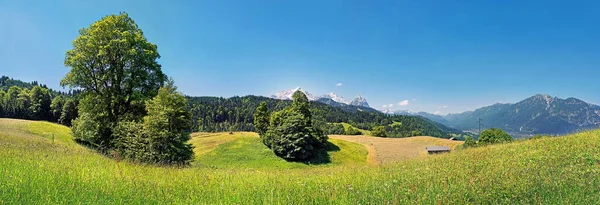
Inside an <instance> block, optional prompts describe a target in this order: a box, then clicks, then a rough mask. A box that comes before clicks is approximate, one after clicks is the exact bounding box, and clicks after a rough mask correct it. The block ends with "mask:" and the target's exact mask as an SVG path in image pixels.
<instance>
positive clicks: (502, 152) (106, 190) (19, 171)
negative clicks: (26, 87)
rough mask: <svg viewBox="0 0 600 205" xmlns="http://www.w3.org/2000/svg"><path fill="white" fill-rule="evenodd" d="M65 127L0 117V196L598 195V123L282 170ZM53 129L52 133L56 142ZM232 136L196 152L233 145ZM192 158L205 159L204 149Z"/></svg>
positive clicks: (373, 199)
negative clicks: (114, 146) (574, 130)
mask: <svg viewBox="0 0 600 205" xmlns="http://www.w3.org/2000/svg"><path fill="white" fill-rule="evenodd" d="M68 130H69V129H68V128H66V127H63V126H60V125H55V124H50V123H45V122H30V121H23V120H8V119H0V204H24V203H25V204H65V203H69V204H80V203H86V204H87V203H92V204H124V203H126V204H146V203H152V204H156V203H160V204H405V203H419V204H433V203H445V204H447V203H458V204H464V203H474V204H482V203H483V204H490V203H492V204H499V203H510V204H522V203H527V204H532V203H536V204H538V203H543V204H556V203H564V204H593V203H596V202H598V201H600V131H599V130H596V131H589V132H583V133H579V134H574V135H570V136H566V137H560V138H544V139H538V140H527V141H518V142H514V143H510V144H503V145H494V146H488V147H482V148H474V149H467V150H460V151H456V152H452V153H450V154H444V155H437V156H431V157H426V158H417V159H412V160H406V161H402V162H398V163H393V164H389V165H382V166H375V167H374V166H368V165H364V164H361V163H347V164H344V163H341V164H338V165H324V166H322V165H306V166H305V167H300V168H280V169H258V168H252V167H246V168H243V167H242V168H239V169H236V168H234V167H231V166H225V167H220V166H199V165H194V166H192V167H188V168H181V169H179V168H170V167H153V166H144V165H136V164H131V163H127V162H123V161H120V162H119V161H115V160H113V159H110V158H108V157H104V156H102V155H99V154H97V153H94V152H93V151H90V150H88V149H86V148H83V147H81V146H79V145H77V144H75V143H73V142H72V140H71V139H70V137H69V134H68ZM49 133H55V143H52V140H51V139H50V138H48V137H47V136H48V134H49ZM192 140H193V139H192ZM236 140H238V139H234V140H232V141H229V142H225V143H222V144H221V145H219V146H218V147H217V148H215V149H214V150H211V151H210V152H207V153H204V154H202V156H209V155H210V153H214V152H218V150H219V149H225V148H227V146H229V145H235V143H236ZM229 143H234V144H229ZM339 147H340V150H341V149H343V147H342V146H339ZM227 149H229V150H231V149H232V146H229V148H227ZM227 149H226V150H227ZM332 158H333V156H332ZM197 163H202V158H201V157H200V158H199V160H198V162H197ZM215 163H217V162H215ZM217 165H222V164H221V163H217Z"/></svg>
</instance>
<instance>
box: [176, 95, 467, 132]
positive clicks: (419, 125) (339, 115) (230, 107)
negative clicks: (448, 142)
mask: <svg viewBox="0 0 600 205" xmlns="http://www.w3.org/2000/svg"><path fill="white" fill-rule="evenodd" d="M187 99H188V109H189V110H190V112H191V113H192V123H193V126H192V127H193V128H194V131H201V132H228V131H256V130H255V127H254V125H253V122H254V112H255V111H256V109H257V107H259V105H260V104H261V103H262V102H264V103H265V106H266V109H267V112H277V111H280V110H283V109H284V108H285V107H287V106H290V105H291V103H292V102H291V101H289V100H277V99H271V98H266V97H261V96H244V97H232V98H219V97H187ZM309 110H310V112H311V113H312V118H313V119H312V121H313V125H314V126H315V127H318V128H319V129H321V130H323V131H324V132H325V133H326V134H350V133H352V134H360V131H358V130H354V129H353V130H350V131H349V132H346V131H347V129H344V128H343V127H342V125H340V124H339V123H342V122H347V123H348V124H350V125H352V126H353V127H355V128H359V129H364V130H373V129H374V128H375V127H377V126H384V128H385V132H386V136H388V137H410V136H414V135H415V134H418V135H428V136H435V137H440V138H450V137H452V136H451V133H456V134H461V133H462V132H461V131H459V130H454V129H451V128H448V127H446V126H443V125H441V124H439V123H435V122H432V121H430V120H428V119H425V118H423V117H419V116H388V115H385V114H383V113H380V112H377V111H373V112H369V111H358V110H356V109H355V110H354V111H351V110H350V109H347V110H344V109H342V108H339V107H332V106H329V105H326V104H323V103H319V102H309ZM394 125H401V126H394ZM415 131H416V133H415Z"/></svg>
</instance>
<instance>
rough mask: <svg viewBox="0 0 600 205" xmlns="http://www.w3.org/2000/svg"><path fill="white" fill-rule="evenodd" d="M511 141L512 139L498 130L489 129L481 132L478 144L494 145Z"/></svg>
mask: <svg viewBox="0 0 600 205" xmlns="http://www.w3.org/2000/svg"><path fill="white" fill-rule="evenodd" d="M512 141H513V138H512V137H511V136H510V135H509V134H508V133H506V132H504V131H503V130H501V129H498V128H490V129H487V130H484V131H483V132H481V135H480V136H479V141H478V143H484V144H496V143H505V142H512Z"/></svg>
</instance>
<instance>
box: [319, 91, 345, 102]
mask: <svg viewBox="0 0 600 205" xmlns="http://www.w3.org/2000/svg"><path fill="white" fill-rule="evenodd" d="M320 98H329V99H331V100H333V101H335V102H339V103H344V104H348V102H346V101H345V100H344V98H343V97H341V96H338V95H336V94H335V93H329V94H327V95H323V96H321V97H320Z"/></svg>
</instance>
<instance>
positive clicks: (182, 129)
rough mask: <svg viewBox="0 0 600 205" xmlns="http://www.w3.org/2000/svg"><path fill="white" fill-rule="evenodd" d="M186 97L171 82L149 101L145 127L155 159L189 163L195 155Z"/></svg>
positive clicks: (149, 147) (150, 150)
mask: <svg viewBox="0 0 600 205" xmlns="http://www.w3.org/2000/svg"><path fill="white" fill-rule="evenodd" d="M185 106H186V100H185V98H184V97H183V95H181V94H180V93H178V92H177V88H176V87H175V86H174V85H173V82H172V81H170V82H169V83H168V85H166V86H165V87H162V88H160V89H159V90H158V95H156V97H154V98H153V99H152V100H150V101H148V103H147V104H146V109H147V111H148V115H147V116H145V117H144V124H143V127H144V130H145V132H146V137H147V138H148V151H149V152H150V153H153V158H154V159H153V160H151V162H157V163H163V164H188V163H189V162H190V161H191V160H192V158H193V156H194V151H193V150H192V148H193V147H192V145H191V144H189V143H188V142H187V141H188V140H189V139H190V132H189V130H190V129H191V123H190V122H191V114H190V113H189V112H188V111H186V109H185Z"/></svg>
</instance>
